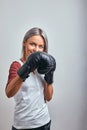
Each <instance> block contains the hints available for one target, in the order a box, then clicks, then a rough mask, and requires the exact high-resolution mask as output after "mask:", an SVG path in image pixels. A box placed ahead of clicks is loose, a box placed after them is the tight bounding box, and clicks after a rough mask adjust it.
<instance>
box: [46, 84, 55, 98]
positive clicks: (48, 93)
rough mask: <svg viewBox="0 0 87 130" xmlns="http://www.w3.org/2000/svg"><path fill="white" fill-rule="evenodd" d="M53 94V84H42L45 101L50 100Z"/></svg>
mask: <svg viewBox="0 0 87 130" xmlns="http://www.w3.org/2000/svg"><path fill="white" fill-rule="evenodd" d="M52 96H53V85H52V84H46V85H45V86H44V98H45V100H47V101H50V100H51V99H52Z"/></svg>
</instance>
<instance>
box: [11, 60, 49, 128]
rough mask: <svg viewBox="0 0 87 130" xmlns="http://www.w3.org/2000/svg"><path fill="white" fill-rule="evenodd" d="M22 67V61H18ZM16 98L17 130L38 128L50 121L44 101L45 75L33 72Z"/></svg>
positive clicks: (15, 117)
mask: <svg viewBox="0 0 87 130" xmlns="http://www.w3.org/2000/svg"><path fill="white" fill-rule="evenodd" d="M18 62H19V63H20V64H21V65H22V64H23V63H22V62H21V61H18ZM29 75H30V76H29V77H28V78H27V79H26V80H25V81H24V82H23V84H22V86H21V88H20V89H19V91H18V92H17V93H16V95H15V96H14V99H15V112H14V123H13V126H14V127H15V128H17V129H25V128H26V129H29V128H37V127H40V126H43V125H45V124H47V123H48V122H49V121H50V115H49V112H48V107H47V104H46V102H45V100H44V83H45V81H44V75H40V74H39V73H38V72H37V71H35V72H31V73H30V74H29Z"/></svg>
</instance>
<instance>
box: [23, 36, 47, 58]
mask: <svg viewBox="0 0 87 130" xmlns="http://www.w3.org/2000/svg"><path fill="white" fill-rule="evenodd" d="M44 45H45V43H44V40H43V38H42V37H41V36H40V35H35V36H32V37H30V38H29V39H28V40H27V41H26V42H24V47H25V56H26V57H27V56H29V55H30V54H31V53H34V52H37V51H40V52H42V51H44Z"/></svg>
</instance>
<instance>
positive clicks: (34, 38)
mask: <svg viewBox="0 0 87 130" xmlns="http://www.w3.org/2000/svg"><path fill="white" fill-rule="evenodd" d="M27 41H28V42H35V43H39V42H40V43H44V39H43V37H42V36H40V35H35V36H32V37H30V38H28V40H27Z"/></svg>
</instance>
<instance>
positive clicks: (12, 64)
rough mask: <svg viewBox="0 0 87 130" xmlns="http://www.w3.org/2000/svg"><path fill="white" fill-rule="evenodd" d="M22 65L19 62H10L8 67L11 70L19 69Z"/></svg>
mask: <svg viewBox="0 0 87 130" xmlns="http://www.w3.org/2000/svg"><path fill="white" fill-rule="evenodd" d="M21 65H22V62H21V61H20V60H15V61H12V63H11V65H10V67H11V68H20V67H21Z"/></svg>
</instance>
